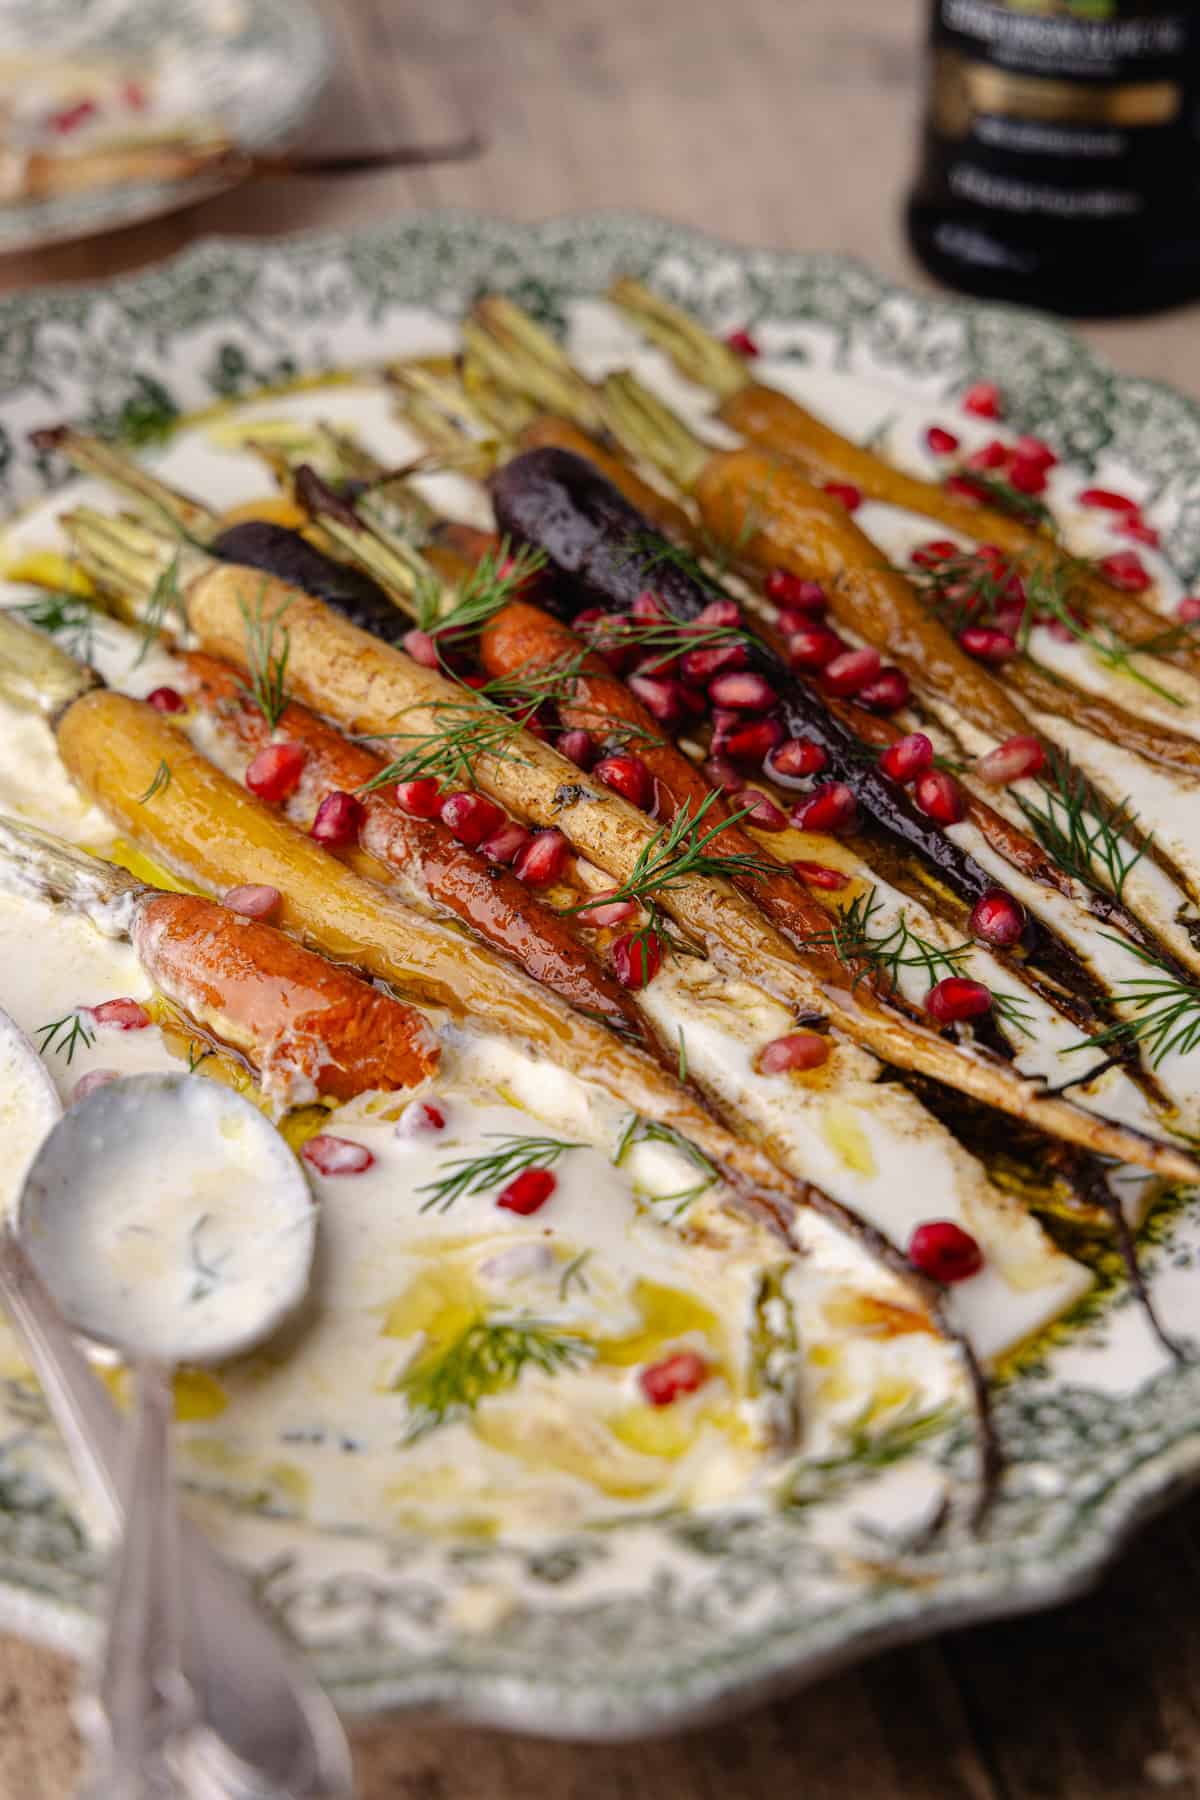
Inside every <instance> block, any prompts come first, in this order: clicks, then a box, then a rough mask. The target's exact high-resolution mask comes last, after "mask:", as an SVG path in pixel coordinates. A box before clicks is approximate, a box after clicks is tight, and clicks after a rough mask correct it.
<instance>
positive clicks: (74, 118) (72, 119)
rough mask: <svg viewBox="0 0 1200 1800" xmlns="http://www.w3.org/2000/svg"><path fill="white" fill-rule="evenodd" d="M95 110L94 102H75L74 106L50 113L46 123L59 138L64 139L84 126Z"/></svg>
mask: <svg viewBox="0 0 1200 1800" xmlns="http://www.w3.org/2000/svg"><path fill="white" fill-rule="evenodd" d="M96 110H97V109H96V102H95V101H94V100H77V101H76V102H75V104H74V106H64V107H63V108H62V109H61V110H60V111H59V112H55V113H51V114H50V117H49V119H48V120H47V121H46V123H47V124H48V125H49V127H50V129H51V131H54V132H57V133H58V135H59V137H66V136H68V135H69V134H70V133H71V132H72V131H78V129H79V127H80V126H81V125H84V124H86V123H87V121H88V120H89V119H90V118H91V117H92V116H93V114H94V113H95V112H96Z"/></svg>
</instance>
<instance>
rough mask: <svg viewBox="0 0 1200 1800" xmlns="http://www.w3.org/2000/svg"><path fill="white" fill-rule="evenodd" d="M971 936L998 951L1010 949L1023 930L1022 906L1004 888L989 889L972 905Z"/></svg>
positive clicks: (1023, 915) (1023, 912)
mask: <svg viewBox="0 0 1200 1800" xmlns="http://www.w3.org/2000/svg"><path fill="white" fill-rule="evenodd" d="M970 928H971V936H972V937H976V938H979V939H980V940H981V941H982V942H983V943H985V944H993V945H994V946H995V947H996V949H998V950H1011V948H1012V946H1013V945H1014V944H1015V943H1017V942H1018V941H1019V940H1020V937H1021V933H1022V932H1023V931H1024V929H1025V908H1024V907H1023V906H1022V905H1021V903H1020V901H1019V900H1014V899H1013V897H1012V895H1011V894H1006V893H1005V891H1004V889H1003V888H989V889H988V891H987V893H986V894H983V895H981V897H980V898H979V899H978V900H977V901H976V902H975V904H974V906H973V907H972V908H971V919H970Z"/></svg>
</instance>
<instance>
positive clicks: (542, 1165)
mask: <svg viewBox="0 0 1200 1800" xmlns="http://www.w3.org/2000/svg"><path fill="white" fill-rule="evenodd" d="M486 1135H487V1136H488V1137H489V1138H492V1139H494V1140H495V1144H496V1148H495V1149H494V1150H486V1151H484V1153H483V1155H482V1156H459V1157H455V1158H454V1159H452V1160H451V1161H450V1162H448V1163H447V1164H446V1170H447V1173H446V1174H445V1175H443V1176H441V1177H440V1178H439V1179H438V1180H437V1181H427V1182H425V1184H424V1185H423V1186H422V1187H419V1188H418V1189H417V1192H418V1194H428V1196H429V1198H428V1200H422V1202H421V1211H422V1212H423V1213H425V1212H449V1210H450V1208H451V1207H452V1206H453V1205H454V1202H455V1201H456V1200H461V1199H462V1198H463V1197H464V1196H465V1195H470V1194H482V1193H486V1192H487V1190H488V1189H489V1188H497V1187H502V1186H503V1185H504V1183H505V1182H506V1181H511V1180H512V1178H513V1176H514V1175H519V1174H520V1173H521V1171H522V1170H523V1169H548V1168H549V1167H550V1166H551V1164H553V1163H556V1162H557V1161H558V1159H559V1157H560V1156H564V1155H565V1154H566V1152H567V1151H568V1150H582V1149H583V1148H584V1145H582V1144H573V1143H570V1142H568V1140H567V1139H565V1138H553V1137H521V1136H520V1135H519V1134H516V1133H509V1132H503V1131H489V1132H487V1133H486Z"/></svg>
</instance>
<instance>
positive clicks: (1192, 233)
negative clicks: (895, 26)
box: [908, 0, 1200, 316]
mask: <svg viewBox="0 0 1200 1800" xmlns="http://www.w3.org/2000/svg"><path fill="white" fill-rule="evenodd" d="M908 229H909V237H910V240H911V242H912V246H913V249H914V250H915V252H916V254H917V256H918V257H919V258H920V260H921V261H922V262H923V263H924V265H925V267H926V268H927V269H929V270H930V272H931V273H932V274H934V275H936V276H937V277H938V278H939V279H940V280H942V281H946V282H948V283H949V284H950V285H951V286H952V287H959V288H965V289H966V290H967V291H968V292H969V293H974V294H982V295H986V296H988V297H990V298H993V299H998V300H1016V301H1021V302H1023V303H1024V304H1026V305H1030V306H1042V307H1049V308H1051V309H1052V310H1053V311H1056V312H1064V313H1070V314H1074V315H1076V316H1083V315H1088V314H1091V315H1106V314H1107V315H1110V316H1112V315H1115V314H1120V313H1133V312H1149V311H1153V310H1155V309H1157V308H1159V307H1162V306H1170V305H1173V304H1175V303H1176V302H1178V301H1182V300H1186V299H1189V298H1191V297H1193V296H1195V295H1197V294H1200V4H1195V3H1194V0H1193V4H1190V5H1187V4H1183V5H1181V4H1176V5H1174V6H1170V5H1164V4H1162V3H1161V0H934V5H933V29H932V34H931V45H930V88H929V96H928V105H927V109H926V116H925V128H924V144H923V153H922V159H921V167H920V171H919V174H918V177H917V181H916V184H915V187H914V189H913V192H912V194H911V196H910V199H909V204H908Z"/></svg>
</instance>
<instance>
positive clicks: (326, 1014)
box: [130, 894, 439, 1104]
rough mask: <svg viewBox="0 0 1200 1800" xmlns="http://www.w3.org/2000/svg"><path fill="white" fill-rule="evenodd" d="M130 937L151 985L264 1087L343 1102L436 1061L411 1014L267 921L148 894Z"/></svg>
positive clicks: (396, 1084) (404, 1081)
mask: <svg viewBox="0 0 1200 1800" xmlns="http://www.w3.org/2000/svg"><path fill="white" fill-rule="evenodd" d="M130 935H131V938H132V942H133V947H134V949H135V951H136V952H137V955H138V958H139V960H140V962H141V964H142V967H143V968H144V969H145V971H146V973H147V974H148V975H149V976H150V979H151V980H152V981H153V982H154V984H155V986H156V987H157V988H159V989H160V990H161V992H162V993H163V994H165V995H166V997H167V998H168V999H169V1000H172V1001H174V1002H175V1004H176V1005H178V1006H180V1007H181V1008H182V1009H183V1011H184V1012H186V1013H187V1014H188V1015H189V1016H190V1017H191V1018H193V1019H195V1021H196V1023H197V1024H198V1025H200V1026H201V1027H202V1028H204V1029H206V1030H208V1031H210V1032H211V1033H212V1034H213V1036H214V1037H216V1038H218V1039H219V1040H220V1041H221V1042H222V1043H226V1044H231V1045H232V1046H233V1047H234V1049H236V1050H240V1051H242V1052H243V1053H244V1054H245V1056H246V1057H247V1059H248V1061H249V1062H251V1063H252V1064H253V1065H254V1067H255V1068H256V1069H258V1070H259V1071H260V1073H261V1075H262V1078H263V1087H264V1091H265V1092H266V1093H268V1094H271V1093H273V1092H275V1093H280V1094H282V1095H286V1096H287V1098H288V1100H289V1101H290V1102H292V1103H293V1104H294V1103H295V1102H296V1101H297V1100H302V1099H316V1098H317V1096H318V1094H320V1095H325V1096H327V1097H329V1098H330V1099H334V1100H351V1099H353V1098H354V1096H355V1095H356V1094H361V1093H365V1092H368V1091H370V1090H371V1089H374V1088H380V1089H383V1090H385V1091H390V1090H391V1089H393V1088H406V1087H415V1086H416V1085H417V1084H418V1083H419V1082H421V1081H424V1080H425V1078H426V1077H427V1076H429V1075H432V1074H433V1073H434V1072H435V1070H436V1069H437V1065H438V1055H439V1049H438V1042H437V1039H436V1037H435V1036H434V1034H433V1032H432V1031H431V1029H430V1027H429V1025H428V1023H427V1021H426V1020H425V1019H424V1018H423V1017H422V1016H421V1014H420V1013H419V1012H417V1011H416V1010H415V1009H414V1008H413V1007H411V1006H405V1005H404V1003H403V1002H402V1001H400V1000H397V999H395V998H394V997H393V996H392V995H391V994H386V993H382V992H381V991H380V990H379V989H378V988H375V987H372V986H371V984H370V983H369V982H366V981H362V980H361V979H360V978H359V977H358V976H357V975H354V974H352V973H351V972H350V971H349V970H348V969H344V968H338V967H336V966H335V965H334V964H332V963H329V962H326V961H325V959H324V957H321V956H317V955H315V954H314V953H313V952H312V951H311V950H305V949H304V948H303V946H302V945H300V944H297V943H295V942H294V941H293V939H291V938H289V937H287V936H285V934H284V933H283V932H282V931H276V930H274V929H273V928H272V927H271V926H270V925H264V924H262V923H260V922H259V921H257V920H255V919H245V918H242V917H240V916H239V914H237V913H234V912H229V911H228V910H227V909H226V908H225V907H223V906H218V905H216V904H215V903H214V902H213V901H211V900H205V899H204V898H202V897H201V896H199V895H196V894H154V895H151V896H150V897H149V898H147V899H146V900H144V901H143V902H142V903H141V904H140V905H139V906H138V909H137V913H136V916H135V919H134V923H133V929H132V932H131V934H130Z"/></svg>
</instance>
